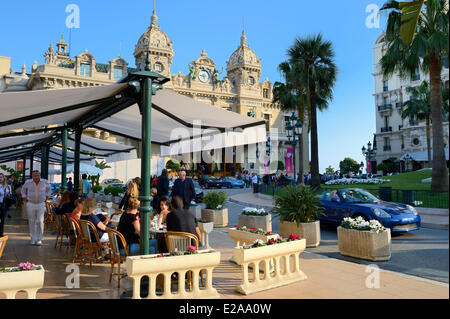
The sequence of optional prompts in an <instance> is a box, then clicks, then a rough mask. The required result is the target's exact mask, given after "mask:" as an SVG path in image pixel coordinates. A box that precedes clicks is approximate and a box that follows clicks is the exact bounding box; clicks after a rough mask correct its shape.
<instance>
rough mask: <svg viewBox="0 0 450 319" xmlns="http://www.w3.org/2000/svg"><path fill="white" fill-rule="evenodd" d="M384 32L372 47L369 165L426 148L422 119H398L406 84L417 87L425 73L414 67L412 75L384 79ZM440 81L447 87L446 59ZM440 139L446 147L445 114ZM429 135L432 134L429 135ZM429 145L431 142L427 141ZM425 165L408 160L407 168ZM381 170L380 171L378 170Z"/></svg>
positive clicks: (424, 150) (402, 165) (426, 77)
mask: <svg viewBox="0 0 450 319" xmlns="http://www.w3.org/2000/svg"><path fill="white" fill-rule="evenodd" d="M384 44H385V33H384V32H383V33H382V34H381V35H380V36H379V37H378V39H377V41H376V43H375V47H374V64H375V67H374V70H375V72H374V74H373V75H374V79H375V94H374V97H375V113H376V129H377V131H376V133H375V143H376V146H377V152H376V157H375V161H374V162H372V163H371V167H376V165H377V164H380V163H383V162H386V161H388V160H390V159H395V160H397V161H398V160H399V159H400V158H401V157H402V156H403V155H405V154H406V153H418V152H426V151H427V137H426V130H425V121H416V120H415V119H409V118H406V119H402V106H403V103H404V102H406V101H408V100H409V99H410V98H411V97H410V96H409V94H408V93H407V91H406V88H408V87H417V86H419V85H420V84H421V83H422V82H423V81H424V80H427V81H429V75H427V74H424V73H423V72H422V71H421V70H417V72H416V76H415V78H414V79H412V80H411V79H402V78H401V77H400V76H399V75H398V74H394V75H393V76H392V77H391V78H389V79H385V78H384V77H383V74H382V73H381V66H380V60H381V58H382V57H383V54H384V52H385V50H386V49H385V47H384ZM441 76H442V81H443V83H444V85H445V86H446V87H447V88H448V86H449V69H448V61H447V62H446V63H445V65H444V68H443V71H442V74H441ZM444 121H445V122H444V143H445V145H446V147H448V138H449V131H448V129H449V126H448V118H444ZM431 138H433V137H432V136H431ZM431 145H432V142H431ZM425 167H428V166H427V163H426V162H417V163H413V164H409V167H408V168H407V169H409V170H411V169H413V170H416V169H420V168H425ZM405 169H406V167H405V163H404V162H401V163H400V170H401V171H405ZM379 173H381V172H379Z"/></svg>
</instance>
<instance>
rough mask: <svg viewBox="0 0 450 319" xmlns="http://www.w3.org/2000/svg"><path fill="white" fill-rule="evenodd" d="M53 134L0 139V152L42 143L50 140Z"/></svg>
mask: <svg viewBox="0 0 450 319" xmlns="http://www.w3.org/2000/svg"><path fill="white" fill-rule="evenodd" d="M54 134H55V132H50V133H46V134H33V135H25V136H14V137H5V138H0V150H5V149H8V148H15V149H18V148H23V147H26V146H27V145H30V144H36V143H39V142H42V141H44V140H46V139H48V138H50V137H51V136H52V135H54Z"/></svg>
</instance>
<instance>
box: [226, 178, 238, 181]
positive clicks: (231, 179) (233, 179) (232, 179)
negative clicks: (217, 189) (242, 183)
mask: <svg viewBox="0 0 450 319" xmlns="http://www.w3.org/2000/svg"><path fill="white" fill-rule="evenodd" d="M227 179H228V180H230V181H235V180H236V178H234V177H227Z"/></svg>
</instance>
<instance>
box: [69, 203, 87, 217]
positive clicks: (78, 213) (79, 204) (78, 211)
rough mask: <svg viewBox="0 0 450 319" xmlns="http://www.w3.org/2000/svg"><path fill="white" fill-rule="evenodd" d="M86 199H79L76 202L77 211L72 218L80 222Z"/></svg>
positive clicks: (74, 211)
mask: <svg viewBox="0 0 450 319" xmlns="http://www.w3.org/2000/svg"><path fill="white" fill-rule="evenodd" d="M84 201H85V199H84V198H79V199H77V200H76V201H75V209H74V210H73V212H72V215H71V216H70V217H72V218H74V219H76V220H79V219H80V216H81V212H82V211H83V204H84Z"/></svg>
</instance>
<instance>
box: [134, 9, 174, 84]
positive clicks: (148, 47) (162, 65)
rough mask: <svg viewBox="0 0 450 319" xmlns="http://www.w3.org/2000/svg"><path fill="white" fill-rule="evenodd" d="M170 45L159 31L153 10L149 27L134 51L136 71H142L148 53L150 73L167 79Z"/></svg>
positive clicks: (165, 36)
mask: <svg viewBox="0 0 450 319" xmlns="http://www.w3.org/2000/svg"><path fill="white" fill-rule="evenodd" d="M172 44H173V42H172V41H170V39H169V37H168V36H167V35H166V34H165V33H164V32H163V31H162V30H161V29H160V27H159V25H158V16H157V15H156V10H153V15H152V18H151V23H150V27H148V29H147V31H145V33H144V34H143V35H142V36H141V37H140V38H139V41H138V43H137V44H136V48H135V50H134V57H135V59H136V67H137V69H138V70H143V69H144V67H145V60H146V57H147V52H148V53H149V57H150V61H151V66H150V69H151V71H152V72H156V73H160V74H162V75H164V76H167V77H169V76H170V66H171V65H172V59H173V56H174V51H173V48H172Z"/></svg>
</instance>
